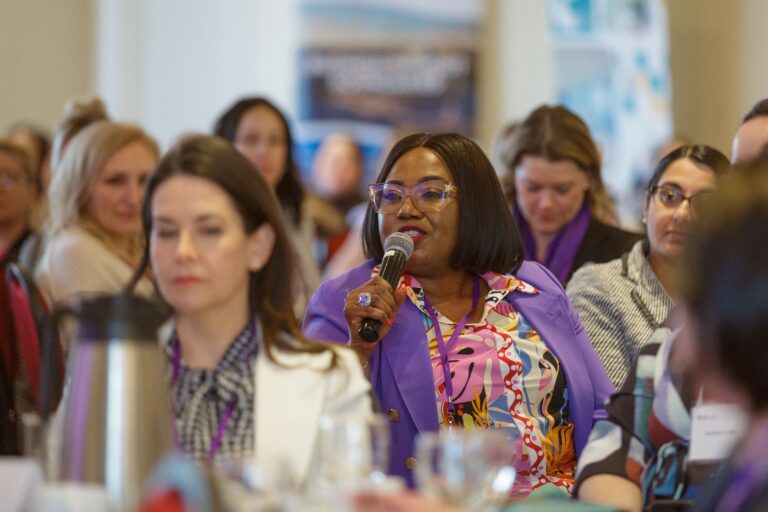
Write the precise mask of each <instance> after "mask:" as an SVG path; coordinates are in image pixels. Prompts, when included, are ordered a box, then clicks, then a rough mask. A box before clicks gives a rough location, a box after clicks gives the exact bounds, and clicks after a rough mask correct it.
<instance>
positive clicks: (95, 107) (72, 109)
mask: <svg viewBox="0 0 768 512" xmlns="http://www.w3.org/2000/svg"><path fill="white" fill-rule="evenodd" d="M108 120H109V115H108V114H107V107H106V106H104V102H103V101H101V99H99V98H88V99H74V100H70V101H69V102H67V104H66V105H64V119H62V120H61V123H59V126H58V127H57V128H56V133H54V134H53V142H52V143H51V169H54V168H56V166H57V165H58V164H59V162H61V159H62V157H63V153H64V148H65V147H66V145H67V144H68V143H69V141H70V140H72V137H74V136H75V135H77V134H78V132H80V130H82V129H83V128H85V127H86V126H88V125H89V124H91V123H95V122H96V121H108Z"/></svg>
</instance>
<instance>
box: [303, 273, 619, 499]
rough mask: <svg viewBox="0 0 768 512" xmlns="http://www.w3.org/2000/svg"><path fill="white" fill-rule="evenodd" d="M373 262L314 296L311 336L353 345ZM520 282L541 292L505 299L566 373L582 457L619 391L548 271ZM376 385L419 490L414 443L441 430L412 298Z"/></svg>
mask: <svg viewBox="0 0 768 512" xmlns="http://www.w3.org/2000/svg"><path fill="white" fill-rule="evenodd" d="M374 265H375V262H374V261H372V260H369V261H367V262H365V263H363V264H362V265H359V266H358V267H356V268H354V269H352V270H350V271H349V272H347V273H346V274H343V275H341V276H339V277H337V278H335V279H332V280H330V281H326V282H324V283H323V284H322V285H321V286H320V288H318V290H317V291H316V292H315V294H314V295H313V296H312V300H311V301H310V302H309V306H308V307H307V310H306V313H305V316H304V327H303V329H304V333H305V334H306V335H307V336H308V337H309V338H312V339H316V340H320V341H329V342H338V343H348V342H349V330H348V327H347V322H346V319H345V318H344V302H345V299H346V296H347V293H348V292H349V290H351V289H353V288H357V287H358V286H360V285H361V284H363V283H364V282H365V281H367V280H368V279H369V278H370V276H371V270H372V269H373V267H374ZM516 277H518V278H519V279H521V280H523V281H525V282H526V283H529V284H531V285H533V286H535V287H536V288H537V289H538V290H539V293H538V294H534V295H531V294H525V293H521V292H513V293H510V294H509V295H507V297H506V300H508V301H509V302H511V303H512V304H513V305H514V307H515V309H517V311H519V312H520V313H522V315H523V316H524V317H525V319H526V320H528V322H529V323H530V324H531V325H532V326H533V327H534V329H536V331H537V332H538V334H539V336H540V337H541V339H542V340H543V341H544V342H545V343H546V344H547V347H548V348H549V350H551V351H552V352H553V353H554V354H555V356H557V358H558V359H559V360H560V364H561V366H562V368H563V370H564V371H565V379H566V382H567V384H568V399H569V401H570V414H571V417H570V420H571V422H573V424H574V441H575V444H576V456H577V457H578V456H579V455H580V454H581V450H582V448H583V447H584V445H585V444H586V442H587V438H588V437H589V433H590V431H591V430H592V425H593V423H594V421H595V420H596V419H601V418H604V417H605V416H606V415H605V409H604V407H603V404H604V403H605V400H606V399H607V398H608V397H609V396H610V395H611V393H613V392H614V388H613V385H612V384H611V381H610V380H609V379H608V376H607V375H606V373H605V370H604V369H603V366H602V365H601V364H600V360H599V359H598V358H597V355H596V354H595V352H594V350H593V349H592V344H591V343H590V342H589V340H588V339H587V335H586V333H585V332H584V327H583V326H582V325H581V321H580V320H579V317H578V316H577V315H576V313H575V312H574V310H573V308H572V307H571V304H570V302H569V301H568V298H567V297H566V295H565V292H564V291H563V288H562V286H561V285H560V283H559V282H558V280H557V279H556V278H555V277H554V276H553V275H552V274H551V273H550V272H549V271H548V270H547V269H546V268H545V267H543V266H542V265H540V264H539V263H535V262H529V261H527V262H525V263H523V265H522V266H521V267H520V270H519V271H518V272H517V273H516ZM369 367H370V368H371V384H372V387H373V389H374V391H375V393H376V396H377V398H378V399H379V402H380V403H381V408H382V410H383V411H384V412H385V413H387V416H388V417H389V419H390V421H391V426H392V429H391V431H392V449H391V460H390V472H391V473H392V474H396V475H401V476H404V477H405V478H406V480H407V481H408V483H409V485H412V484H413V474H412V473H413V472H412V471H411V468H412V467H413V466H414V462H415V460H413V459H411V460H410V461H409V460H408V459H409V458H411V457H413V450H414V438H415V437H416V434H418V433H419V432H423V431H435V430H437V428H438V420H437V407H436V405H435V389H434V387H435V386H434V382H433V380H432V367H431V361H430V357H429V348H428V346H427V341H426V333H425V331H424V324H423V323H422V320H421V311H420V310H419V309H418V308H417V307H416V306H415V305H413V303H412V302H411V301H409V300H406V301H405V302H404V303H403V305H402V306H401V307H400V309H399V310H398V312H397V315H396V317H395V320H394V323H393V324H392V327H391V328H390V330H389V332H388V333H387V335H386V337H384V338H383V339H382V340H381V341H380V342H379V345H378V347H377V348H376V350H374V352H373V355H372V356H371V359H370V361H369Z"/></svg>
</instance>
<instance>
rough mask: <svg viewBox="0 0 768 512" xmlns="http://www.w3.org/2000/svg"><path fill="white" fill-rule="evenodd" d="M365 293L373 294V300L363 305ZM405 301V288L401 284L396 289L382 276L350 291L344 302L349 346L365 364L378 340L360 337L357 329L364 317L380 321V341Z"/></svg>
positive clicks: (375, 277)
mask: <svg viewBox="0 0 768 512" xmlns="http://www.w3.org/2000/svg"><path fill="white" fill-rule="evenodd" d="M364 293H369V294H370V296H371V303H370V304H369V305H367V306H361V305H360V295H361V294H364ZM404 300H405V288H402V287H401V288H398V289H397V290H395V291H393V290H392V287H391V286H390V285H389V283H388V282H387V281H385V280H384V279H383V278H382V277H380V276H373V277H371V279H369V280H368V281H367V282H366V283H365V284H363V285H362V286H361V287H360V288H355V289H354V290H350V291H349V293H348V294H347V300H346V301H345V302H344V316H345V317H346V319H347V326H348V328H349V342H350V343H349V346H350V348H352V350H354V351H355V352H356V353H357V355H358V357H359V358H360V362H361V363H362V364H363V366H365V365H366V363H367V362H368V359H370V357H371V354H372V353H373V349H375V348H376V345H378V343H379V342H378V341H376V342H368V341H363V340H362V339H361V338H360V335H359V334H358V331H359V330H360V325H361V324H362V323H363V319H365V318H370V319H371V320H378V321H379V322H381V330H380V331H379V340H381V339H382V338H384V336H386V334H387V332H388V331H389V328H390V327H391V326H392V322H393V321H394V318H395V314H397V310H398V308H400V305H401V304H402V303H403V301H404Z"/></svg>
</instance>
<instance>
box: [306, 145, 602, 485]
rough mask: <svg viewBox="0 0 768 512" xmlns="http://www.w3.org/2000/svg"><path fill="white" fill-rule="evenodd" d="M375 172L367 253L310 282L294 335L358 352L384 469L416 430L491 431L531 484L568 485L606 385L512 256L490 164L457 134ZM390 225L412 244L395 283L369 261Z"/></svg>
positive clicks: (537, 277) (558, 293)
mask: <svg viewBox="0 0 768 512" xmlns="http://www.w3.org/2000/svg"><path fill="white" fill-rule="evenodd" d="M376 181H377V183H376V184H374V185H371V186H370V196H371V204H370V205H369V207H368V211H367V213H366V219H365V223H364V227H363V238H364V242H363V243H364V248H365V252H366V254H367V256H368V257H369V258H370V259H369V260H368V261H367V262H366V263H364V264H362V265H360V266H358V267H356V268H355V269H353V270H351V271H350V272H348V273H346V274H344V275H342V276H340V277H338V278H336V279H333V280H331V281H327V282H325V283H324V284H323V285H321V287H320V288H319V289H318V291H317V292H316V293H315V295H314V297H313V298H312V300H311V301H310V304H309V307H308V309H307V314H306V316H305V319H304V332H305V334H306V335H307V336H308V337H311V338H313V339H320V340H326V341H332V342H344V343H348V344H349V345H350V346H351V347H352V349H353V350H355V352H357V354H358V356H359V357H360V360H361V362H362V363H363V366H364V367H365V369H366V371H367V373H368V375H369V377H370V379H371V382H372V384H373V388H374V390H375V392H376V395H377V397H378V399H379V402H380V404H381V408H382V410H383V411H384V412H385V413H386V415H387V417H388V418H389V420H390V421H391V427H392V436H393V443H392V444H393V447H392V453H391V455H392V456H391V460H390V471H391V472H392V473H395V474H399V475H402V476H405V477H406V479H407V480H408V481H409V482H410V483H412V482H413V480H412V470H413V469H414V467H415V466H416V464H417V461H416V460H415V459H414V456H413V455H414V450H413V444H414V438H415V437H416V435H417V434H418V433H420V432H427V431H435V430H437V429H438V428H445V427H450V426H453V427H461V428H469V429H488V428H496V429H503V430H504V431H505V432H508V433H509V436H510V438H511V440H517V439H520V440H521V446H522V451H523V459H524V461H525V463H526V464H527V467H526V468H525V471H524V472H523V473H522V475H521V478H523V479H525V480H526V481H527V482H529V483H530V487H531V488H538V487H541V486H544V485H554V486H557V487H558V488H560V489H563V490H564V491H569V490H570V487H571V485H572V483H573V474H574V468H575V464H576V458H577V456H578V454H579V452H580V450H581V448H582V446H583V445H584V443H585V442H586V439H587V436H588V434H589V431H590V429H591V428H592V423H593V418H594V417H595V415H596V414H597V415H600V414H601V413H602V404H603V401H604V400H605V398H606V397H607V396H608V395H609V394H610V393H611V392H612V387H611V385H610V382H609V381H608V379H607V377H606V375H605V372H604V371H603V369H602V367H601V365H600V362H599V360H598V359H597V357H596V355H595V353H594V351H593V350H592V347H591V346H590V344H589V341H588V339H587V337H586V335H585V332H584V329H583V327H582V326H581V323H580V322H579V320H578V318H577V317H576V315H575V314H574V312H573V310H572V308H571V306H570V304H569V302H568V300H567V298H566V296H565V294H564V292H563V289H562V287H561V286H560V283H559V282H558V281H557V279H556V278H555V277H554V276H553V275H552V274H551V273H549V271H547V270H546V269H545V268H544V267H543V266H541V265H539V264H538V263H531V262H525V263H524V262H523V257H522V244H521V241H520V235H519V233H518V231H517V228H516V227H515V223H514V220H513V219H512V215H511V213H510V211H509V209H508V208H507V207H506V206H505V202H504V196H503V193H502V191H501V187H500V186H499V183H498V180H497V179H496V176H495V173H494V170H493V167H492V165H491V163H490V162H489V161H488V159H487V157H486V156H485V155H484V154H483V152H482V150H480V148H479V147H478V146H477V145H476V144H475V143H474V142H472V141H470V140H469V139H467V138H466V137H463V136H461V135H455V134H438V135H432V134H415V135H410V136H408V137H405V138H404V139H402V140H401V141H399V142H398V143H397V144H395V146H394V147H393V148H392V150H391V152H390V153H389V156H388V157H387V159H386V161H385V163H384V166H383V168H382V170H381V173H380V174H379V176H378V179H377V180H376ZM396 232H400V233H405V234H407V235H408V236H410V237H411V239H412V240H413V243H414V251H413V255H412V256H411V258H410V259H409V260H408V261H407V263H406V265H405V273H404V275H403V278H402V281H401V282H400V285H399V286H398V287H397V289H395V290H393V289H392V287H391V286H390V285H389V284H388V283H387V282H386V281H385V280H384V279H383V278H381V277H380V276H378V275H377V269H378V267H377V265H378V264H379V263H381V260H382V256H383V254H382V253H383V248H382V241H383V240H384V239H386V238H387V237H388V236H389V235H391V234H392V233H396ZM365 318H369V319H374V320H378V321H380V322H381V324H382V328H381V332H380V336H379V341H377V342H373V343H368V342H365V341H363V340H362V339H361V337H360V335H359V333H358V331H359V329H360V326H361V323H362V321H363V319H365Z"/></svg>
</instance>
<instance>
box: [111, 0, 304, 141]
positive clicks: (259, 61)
mask: <svg viewBox="0 0 768 512" xmlns="http://www.w3.org/2000/svg"><path fill="white" fill-rule="evenodd" d="M295 9H296V0H281V1H279V2H272V1H263V0H262V1H249V0H222V1H219V2H210V1H205V0H193V1H189V0H163V1H160V2H157V1H153V0H136V1H135V2H128V1H126V2H116V1H113V0H98V7H97V19H98V25H99V28H100V30H99V33H98V39H97V44H98V48H99V54H98V61H97V69H98V74H97V84H98V85H97V88H98V90H99V91H101V93H102V94H103V96H104V98H105V100H106V101H107V104H108V105H109V107H110V111H111V112H113V113H114V115H115V117H117V118H123V119H131V120H134V121H138V122H140V123H141V124H142V125H143V126H145V127H146V128H147V130H149V131H150V133H152V134H153V135H155V136H156V137H157V138H158V139H159V140H160V142H161V144H162V145H164V146H167V145H168V144H169V143H170V142H171V141H172V140H173V139H175V138H176V137H177V136H178V135H179V134H180V133H183V132H187V131H204V132H209V131H210V130H211V128H212V125H213V122H214V120H215V118H216V117H217V116H218V115H219V114H220V113H221V112H222V111H223V110H224V109H225V108H226V107H227V106H228V105H229V104H230V103H232V102H233V101H234V100H235V99H236V98H237V97H239V96H242V95H246V94H249V95H251V94H263V95H266V96H268V97H270V98H271V99H273V100H274V101H276V102H277V103H278V104H279V105H280V106H281V107H284V108H285V110H286V111H287V113H288V114H289V115H292V114H293V107H294V98H295V96H296V94H295V90H294V84H295V82H296V80H295V72H296V71H295V62H296V59H295V55H296V51H297V41H298V35H297V34H298V30H297V26H296V24H297V21H298V20H297V17H296V16H295V14H294V12H295ZM113 27H118V30H115V29H114V28H113Z"/></svg>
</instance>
